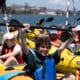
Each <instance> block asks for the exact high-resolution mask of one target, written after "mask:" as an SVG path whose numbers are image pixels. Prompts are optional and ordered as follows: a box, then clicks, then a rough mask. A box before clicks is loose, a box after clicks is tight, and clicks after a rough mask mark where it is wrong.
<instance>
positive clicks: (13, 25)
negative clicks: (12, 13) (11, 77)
mask: <svg viewBox="0 0 80 80" xmlns="http://www.w3.org/2000/svg"><path fill="white" fill-rule="evenodd" d="M9 25H11V26H10V27H16V28H17V27H18V28H22V27H24V26H23V25H22V23H20V22H19V21H18V20H16V19H11V20H10V22H9Z"/></svg>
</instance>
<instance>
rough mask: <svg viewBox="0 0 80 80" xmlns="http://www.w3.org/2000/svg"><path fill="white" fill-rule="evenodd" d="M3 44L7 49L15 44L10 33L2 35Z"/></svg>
mask: <svg viewBox="0 0 80 80" xmlns="http://www.w3.org/2000/svg"><path fill="white" fill-rule="evenodd" d="M3 44H6V45H7V47H12V46H13V45H14V44H15V37H14V36H13V34H11V33H9V32H8V33H5V34H4V35H3Z"/></svg>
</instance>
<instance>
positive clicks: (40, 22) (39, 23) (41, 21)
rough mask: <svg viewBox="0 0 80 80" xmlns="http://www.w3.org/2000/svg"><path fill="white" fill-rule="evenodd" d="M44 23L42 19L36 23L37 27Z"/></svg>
mask: <svg viewBox="0 0 80 80" xmlns="http://www.w3.org/2000/svg"><path fill="white" fill-rule="evenodd" d="M44 21H45V19H44V18H42V19H40V20H39V22H38V23H37V25H41V24H42V23H43V22H44Z"/></svg>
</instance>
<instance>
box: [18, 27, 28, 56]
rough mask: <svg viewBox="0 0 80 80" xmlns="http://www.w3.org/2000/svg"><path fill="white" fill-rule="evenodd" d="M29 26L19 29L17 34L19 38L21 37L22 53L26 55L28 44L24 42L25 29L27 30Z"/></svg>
mask: <svg viewBox="0 0 80 80" xmlns="http://www.w3.org/2000/svg"><path fill="white" fill-rule="evenodd" d="M29 27H30V26H29ZM29 27H26V28H23V29H21V30H20V31H19V36H20V39H21V46H22V49H23V53H25V54H26V55H28V53H29V49H28V46H27V43H26V35H25V30H28V29H29Z"/></svg>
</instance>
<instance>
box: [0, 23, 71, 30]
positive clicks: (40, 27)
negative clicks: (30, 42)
mask: <svg viewBox="0 0 80 80" xmlns="http://www.w3.org/2000/svg"><path fill="white" fill-rule="evenodd" d="M0 26H5V24H4V23H0ZM8 26H9V27H12V26H14V27H19V28H23V27H24V26H23V25H8ZM30 28H31V29H34V28H37V29H48V30H61V31H71V29H58V28H50V27H42V26H31V27H30Z"/></svg>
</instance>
